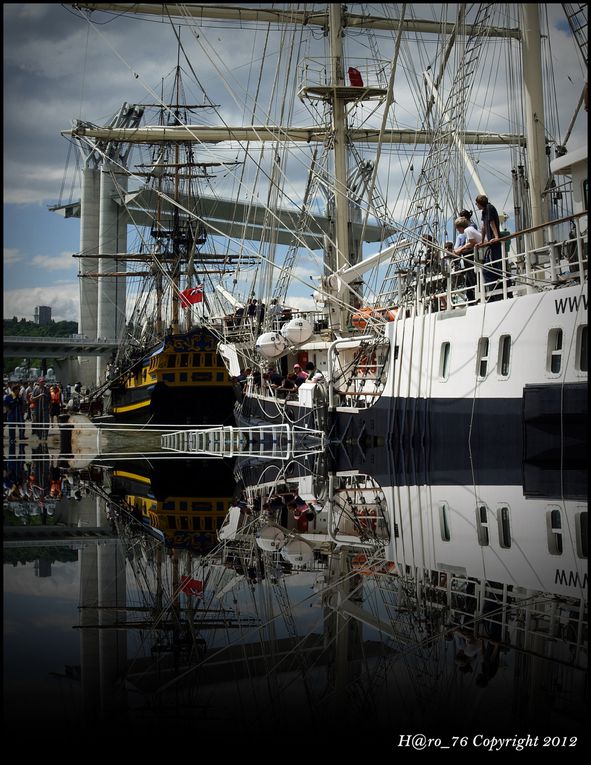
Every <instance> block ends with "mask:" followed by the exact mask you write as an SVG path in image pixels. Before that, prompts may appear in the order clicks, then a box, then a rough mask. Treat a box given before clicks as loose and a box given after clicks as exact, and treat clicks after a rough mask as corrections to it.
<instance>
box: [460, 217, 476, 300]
mask: <svg viewBox="0 0 591 765" xmlns="http://www.w3.org/2000/svg"><path fill="white" fill-rule="evenodd" d="M454 225H455V227H456V231H457V232H458V234H459V235H460V236H462V237H463V239H460V236H458V238H457V239H456V247H455V248H454V255H455V256H456V258H463V256H464V255H465V256H466V259H464V274H465V279H466V300H467V302H468V303H474V302H475V298H476V295H475V291H474V287H475V286H476V273H475V271H474V251H475V248H476V247H477V246H478V245H479V244H480V243H481V242H482V236H481V234H480V232H479V231H477V230H476V229H475V228H474V226H472V225H471V224H470V221H469V220H468V219H467V218H456V220H455V221H454ZM461 241H463V242H464V244H460V246H459V247H458V246H457V245H458V242H461Z"/></svg>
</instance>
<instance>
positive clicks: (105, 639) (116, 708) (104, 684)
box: [98, 541, 127, 723]
mask: <svg viewBox="0 0 591 765" xmlns="http://www.w3.org/2000/svg"><path fill="white" fill-rule="evenodd" d="M98 574H99V602H100V605H101V609H100V617H99V618H100V623H101V630H100V635H99V651H100V666H101V697H100V703H101V719H102V720H106V721H108V720H110V719H112V720H114V721H117V722H118V723H120V722H121V720H122V717H123V716H124V714H125V708H126V691H125V683H124V681H123V678H124V675H125V672H126V670H127V631H126V630H125V629H108V627H109V626H110V625H113V626H114V625H116V624H117V623H119V622H121V621H122V620H125V619H126V618H127V616H126V614H125V612H124V611H123V610H121V611H119V610H115V609H123V607H124V606H125V605H126V602H125V601H126V576H125V557H124V555H123V552H122V549H121V544H120V542H119V541H116V542H109V543H107V544H101V545H100V546H99V548H98ZM105 628H107V629H105Z"/></svg>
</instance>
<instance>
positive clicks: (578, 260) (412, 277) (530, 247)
mask: <svg viewBox="0 0 591 765" xmlns="http://www.w3.org/2000/svg"><path fill="white" fill-rule="evenodd" d="M565 226H568V227H569V231H568V232H567V234H566V236H564V235H563V236H561V234H563V233H564V227H565ZM539 240H542V241H541V242H540V241H539ZM499 241H500V243H501V245H502V248H501V259H500V261H498V262H486V263H484V262H482V260H483V259H484V258H485V253H486V247H485V246H482V247H480V248H478V250H477V252H476V254H475V255H469V256H466V255H465V256H463V258H464V261H465V263H466V267H465V268H459V267H458V265H457V264H458V262H459V259H450V258H446V259H445V260H444V264H445V265H444V266H443V267H442V269H441V271H438V272H437V273H434V272H429V271H426V270H425V269H419V270H418V271H411V270H409V271H404V272H402V271H401V272H400V276H399V296H401V295H403V294H404V293H405V292H409V291H410V292H412V294H414V295H415V296H416V300H417V303H418V304H419V305H423V306H428V305H430V306H431V307H432V309H433V310H447V309H452V308H457V307H461V306H465V305H467V304H468V303H469V302H476V303H478V302H479V303H484V302H488V301H490V300H491V298H494V299H496V300H499V299H507V298H511V297H520V296H522V295H530V294H533V293H536V292H541V291H545V290H553V289H557V288H560V287H563V286H567V285H570V284H581V283H582V282H583V281H584V280H586V278H587V268H588V231H587V213H586V212H584V213H577V214H573V215H569V216H567V217H564V218H560V219H557V220H555V221H551V222H549V223H545V224H543V225H541V226H534V227H531V228H528V229H524V230H521V231H518V232H516V233H514V234H510V235H508V236H504V237H501V238H500V239H499ZM450 261H451V262H450ZM472 272H473V273H474V275H475V276H476V283H475V285H474V288H473V289H474V299H473V300H472V299H471V295H470V294H469V292H468V290H469V289H470V287H469V285H468V284H467V276H468V274H471V273H472ZM400 302H402V300H400Z"/></svg>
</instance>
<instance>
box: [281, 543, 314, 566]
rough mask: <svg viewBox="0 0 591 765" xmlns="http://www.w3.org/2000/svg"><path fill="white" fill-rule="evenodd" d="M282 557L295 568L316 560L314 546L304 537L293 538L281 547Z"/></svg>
mask: <svg viewBox="0 0 591 765" xmlns="http://www.w3.org/2000/svg"><path fill="white" fill-rule="evenodd" d="M281 557H282V558H284V559H285V560H286V561H287V562H288V563H291V564H292V566H294V567H295V568H301V567H302V566H305V565H307V564H308V563H312V561H313V560H314V550H313V548H312V547H311V546H310V545H309V544H308V543H307V542H305V541H304V540H303V539H292V540H290V541H289V542H288V543H287V544H286V545H285V546H284V547H282V548H281Z"/></svg>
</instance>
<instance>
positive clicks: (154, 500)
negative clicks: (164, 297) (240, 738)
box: [4, 436, 587, 752]
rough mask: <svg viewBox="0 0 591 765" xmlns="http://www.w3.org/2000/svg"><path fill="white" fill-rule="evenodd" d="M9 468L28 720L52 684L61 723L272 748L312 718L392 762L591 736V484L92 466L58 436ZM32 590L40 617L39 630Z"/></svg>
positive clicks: (315, 467) (8, 537) (18, 710)
mask: <svg viewBox="0 0 591 765" xmlns="http://www.w3.org/2000/svg"><path fill="white" fill-rule="evenodd" d="M117 438H118V439H123V437H122V436H117ZM124 440H125V439H123V440H121V441H119V440H118V441H117V444H116V447H114V448H113V450H112V451H113V452H114V453H117V454H119V455H120V454H121V452H122V451H124V449H125V447H124V446H122V445H121V444H122V443H123V441H124ZM129 443H131V444H132V446H128V447H127V448H128V449H129V450H130V451H133V449H134V448H137V445H138V443H139V441H138V438H137V437H131V441H130V442H129ZM133 444H135V446H133ZM141 448H143V449H146V448H147V447H146V441H145V439H142V442H141ZM150 449H152V445H151V446H150ZM383 451H384V450H381V452H383ZM6 456H7V460H6V462H5V469H4V479H5V480H4V493H5V512H4V523H5V553H4V554H5V559H4V560H5V621H6V625H7V626H6V628H5V643H6V649H7V652H6V654H5V655H6V656H7V661H8V662H9V663H10V662H11V661H15V657H17V656H19V657H20V658H19V660H20V661H23V666H21V667H18V668H17V667H15V666H14V665H13V666H12V668H11V672H10V676H9V677H8V679H7V680H8V682H7V699H8V704H7V715H8V719H9V720H10V721H11V723H14V724H15V725H17V726H18V724H20V723H22V717H21V715H22V710H23V707H24V705H25V702H26V703H28V704H29V705H31V704H33V705H34V704H35V699H36V698H39V699H41V700H43V703H44V704H45V707H44V708H45V709H46V710H47V709H49V712H48V716H47V717H46V718H45V719H49V720H51V719H52V711H51V707H47V700H48V699H49V698H50V696H49V693H50V692H49V691H47V689H46V687H45V686H46V681H47V679H48V678H49V677H50V676H51V678H52V680H53V682H54V688H53V692H54V695H55V697H56V698H57V697H58V696H60V695H61V697H62V698H67V699H68V704H66V705H65V706H63V707H61V708H60V709H61V711H60V713H59V714H60V716H61V719H62V720H63V717H64V715H67V716H68V721H69V722H75V723H76V724H79V725H82V726H88V727H95V725H96V724H97V721H99V723H102V722H109V724H110V725H111V726H122V725H134V726H136V725H137V726H149V725H152V724H157V723H158V722H159V721H162V720H163V719H166V720H168V721H173V720H174V721H185V722H186V721H189V720H190V723H191V730H193V731H198V732H207V733H212V732H224V731H227V730H228V729H229V728H230V729H231V730H232V731H233V732H235V733H237V732H239V731H247V730H249V729H250V727H251V726H252V724H253V723H256V722H257V721H258V722H260V721H261V720H264V721H265V727H266V729H268V730H269V735H270V736H271V735H272V731H278V732H281V731H283V730H285V726H286V721H292V722H290V725H291V726H292V727H293V721H297V727H298V728H299V727H300V726H305V727H306V728H307V729H309V730H311V731H315V735H317V736H326V737H328V738H327V740H329V739H330V740H332V741H333V742H334V741H336V740H337V739H335V738H330V737H335V736H342V733H343V730H347V727H348V726H353V728H352V729H354V730H355V733H356V736H357V735H362V734H363V735H372V736H375V734H379V735H378V737H377V739H378V740H377V744H376V746H377V749H375V747H374V751H380V752H381V751H384V752H385V751H391V749H392V742H393V738H394V736H395V734H399V733H405V732H409V733H412V732H417V731H422V730H425V732H427V733H429V734H433V735H435V734H445V735H467V734H469V733H471V732H484V733H487V734H490V735H493V734H494V735H501V734H503V733H504V734H506V735H514V734H516V733H519V734H523V735H525V734H527V733H532V734H533V733H535V732H538V733H548V732H549V731H551V732H552V735H567V734H569V735H571V734H572V735H575V736H579V737H580V736H582V735H583V719H584V712H585V707H586V680H585V678H586V669H587V610H586V608H587V607H586V585H587V573H586V563H587V507H586V502H585V499H584V498H583V497H581V496H580V495H579V493H578V490H577V492H576V493H575V494H573V495H572V496H570V497H569V498H564V497H560V496H556V495H555V494H550V493H548V492H546V493H545V495H544V496H538V495H535V496H534V495H533V494H532V493H529V492H528V493H526V491H525V490H524V485H523V481H517V480H516V474H515V473H511V474H510V477H509V479H508V480H507V481H506V482H505V483H503V482H502V481H500V480H499V476H498V474H497V479H496V480H495V482H494V483H485V484H478V485H474V484H468V483H461V484H460V483H454V482H453V481H452V480H441V481H439V482H438V483H431V484H424V483H420V482H416V483H413V482H411V481H408V477H409V476H408V475H407V476H405V478H406V479H407V480H406V481H404V482H397V483H396V482H393V481H391V480H390V481H388V479H387V476H386V474H385V473H383V472H380V471H378V470H375V471H374V474H372V471H371V470H370V469H369V467H368V466H371V465H372V464H376V462H379V461H380V460H382V461H383V454H381V455H379V457H378V455H374V456H375V458H376V459H375V460H372V458H371V455H369V456H368V455H366V457H368V458H367V459H366V460H365V461H364V464H363V469H362V470H360V469H358V468H357V469H356V468H354V467H352V465H351V464H350V463H351V462H352V461H353V460H354V456H352V455H351V454H347V455H343V454H338V453H334V454H333V453H331V451H330V449H327V450H325V451H324V452H322V453H320V454H313V455H309V456H308V457H306V456H302V457H300V458H298V459H291V460H283V461H272V460H262V461H261V460H257V459H255V458H252V457H251V458H249V459H246V458H239V459H236V460H233V461H230V462H228V461H223V460H215V459H208V460H198V459H171V458H170V455H166V454H165V453H161V455H160V457H161V458H162V459H158V458H155V457H151V458H149V459H137V458H133V459H132V458H128V459H125V457H118V458H117V459H116V460H115V459H112V460H111V464H110V462H109V457H108V456H107V455H104V456H103V457H102V458H100V459H94V460H90V461H87V462H86V464H84V463H80V462H77V461H76V458H75V457H74V458H71V457H69V456H68V455H67V454H60V453H59V449H57V450H56V449H55V448H53V449H52V447H51V444H49V446H48V444H34V445H33V448H31V447H25V446H23V445H22V444H20V445H14V444H11V445H10V447H9V449H8V452H7V455H6ZM165 457H167V458H165ZM345 468H346V469H345ZM448 478H449V477H448ZM576 485H577V486H580V482H577V483H576ZM29 572H31V573H29ZM49 582H51V584H52V587H51V589H50V588H49V587H48V583H49ZM62 588H63V591H62ZM31 595H32V596H33V598H32V600H31V599H29V596H31ZM66 597H67V598H69V608H70V611H69V617H66V616H64V620H63V621H60V623H59V625H58V624H57V623H56V624H54V625H53V631H52V629H51V628H50V627H48V626H45V624H46V622H47V615H48V614H49V613H51V612H52V610H53V609H55V607H56V603H58V602H59V601H60V600H62V599H64V598H66ZM25 601H27V603H28V607H29V608H31V609H33V611H34V613H35V615H36V619H35V620H31V619H30V618H29V619H28V620H27V619H23V616H22V604H23V603H24V602H25ZM30 616H31V614H29V617H30ZM68 618H69V621H68ZM32 621H35V622H36V624H35V626H33V624H32ZM23 631H24V632H23ZM31 634H34V636H35V642H36V645H37V646H38V648H37V653H42V654H46V662H45V665H44V666H43V668H41V667H38V672H39V673H40V674H39V675H38V676H37V677H33V678H32V679H31V681H30V683H29V685H28V686H27V687H28V688H29V693H28V694H27V696H26V698H25V697H24V696H23V695H22V694H21V692H20V691H19V690H18V687H19V683H18V678H19V677H20V681H21V684H22V675H23V674H26V673H27V672H29V669H28V668H27V667H26V664H27V662H26V660H25V659H23V657H22V655H21V654H19V651H18V642H19V640H28V639H30V637H31ZM56 634H57V635H58V636H59V638H58V640H56V637H55V635H56ZM64 635H67V638H65V639H63V640H62V638H63V636H64ZM73 635H74V636H75V639H74V640H73V639H72V636H73ZM58 642H60V643H61V644H60V647H59V649H58V648H57V643H58ZM64 646H68V649H69V650H68V652H67V655H64V650H63V648H64ZM41 686H43V692H41V690H40V689H41ZM64 710H67V711H64Z"/></svg>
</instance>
